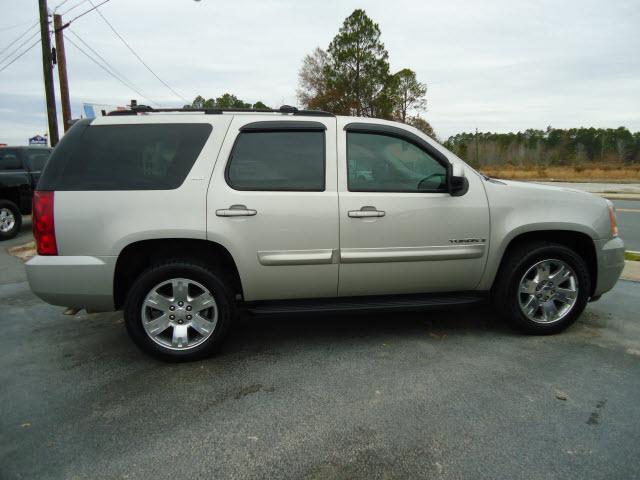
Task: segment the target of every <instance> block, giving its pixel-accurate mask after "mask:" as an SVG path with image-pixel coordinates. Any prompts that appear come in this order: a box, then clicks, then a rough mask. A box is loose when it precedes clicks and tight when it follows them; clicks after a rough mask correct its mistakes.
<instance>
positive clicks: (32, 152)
mask: <svg viewBox="0 0 640 480" xmlns="http://www.w3.org/2000/svg"><path fill="white" fill-rule="evenodd" d="M25 154H26V157H27V162H28V163H29V168H31V170H33V171H34V172H39V171H41V170H42V169H43V168H44V165H45V163H47V160H48V159H49V156H50V155H51V150H49V149H46V148H38V149H28V150H25Z"/></svg>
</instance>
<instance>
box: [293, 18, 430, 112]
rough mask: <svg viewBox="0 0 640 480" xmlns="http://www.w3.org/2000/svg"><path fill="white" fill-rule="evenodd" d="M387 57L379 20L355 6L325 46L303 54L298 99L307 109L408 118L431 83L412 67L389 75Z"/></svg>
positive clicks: (422, 104) (421, 106)
mask: <svg viewBox="0 0 640 480" xmlns="http://www.w3.org/2000/svg"><path fill="white" fill-rule="evenodd" d="M388 58H389V54H388V53H387V50H386V49H385V47H384V44H383V43H382V42H381V41H380V27H379V26H378V24H376V23H374V22H373V20H371V18H369V17H368V16H367V14H366V13H365V12H364V10H359V9H358V10H355V11H354V12H353V13H352V14H351V15H350V16H349V17H347V18H346V19H345V21H344V23H343V24H342V27H340V31H339V32H338V34H337V35H336V36H335V37H334V38H333V40H332V41H331V43H330V44H329V48H328V49H327V50H326V51H325V50H323V49H321V48H319V47H318V48H316V49H315V50H314V51H313V52H312V53H311V54H309V55H307V56H305V57H304V60H303V62H302V67H301V68H300V72H299V78H298V85H299V88H298V91H297V95H298V100H299V102H300V104H301V105H302V106H304V107H305V108H309V109H320V110H327V111H330V112H333V113H336V114H342V115H357V116H364V117H379V118H387V119H397V120H401V121H403V122H406V121H407V120H408V118H409V112H410V111H416V112H417V111H420V110H424V108H425V106H426V99H425V95H426V91H427V87H426V85H425V84H423V83H420V82H419V81H418V80H417V78H416V74H415V72H413V71H412V70H410V69H408V68H405V69H403V70H400V71H399V72H398V73H396V74H395V75H390V74H389V62H388Z"/></svg>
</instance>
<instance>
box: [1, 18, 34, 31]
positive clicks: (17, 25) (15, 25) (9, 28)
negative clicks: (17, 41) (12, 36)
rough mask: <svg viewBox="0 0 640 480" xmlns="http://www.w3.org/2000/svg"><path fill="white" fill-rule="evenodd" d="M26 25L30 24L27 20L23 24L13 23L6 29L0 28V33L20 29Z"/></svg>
mask: <svg viewBox="0 0 640 480" xmlns="http://www.w3.org/2000/svg"><path fill="white" fill-rule="evenodd" d="M27 23H31V20H27V21H25V22H20V23H15V24H13V25H7V26H6V27H2V28H0V32H6V31H7V30H11V29H13V28H18V27H21V26H22V25H26V24H27Z"/></svg>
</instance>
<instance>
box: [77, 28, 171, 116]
mask: <svg viewBox="0 0 640 480" xmlns="http://www.w3.org/2000/svg"><path fill="white" fill-rule="evenodd" d="M67 40H68V41H69V42H70V43H71V45H73V46H74V47H75V48H76V49H78V50H79V51H80V52H81V53H82V54H83V55H84V56H86V57H87V58H88V59H89V60H91V61H92V62H93V63H95V64H96V65H98V66H99V67H100V68H101V69H102V70H104V71H105V72H106V73H108V74H109V75H110V76H112V77H113V78H115V79H116V80H117V81H118V82H120V83H122V84H123V85H124V86H125V87H127V88H129V89H131V90H132V91H133V92H135V93H136V94H137V95H139V96H140V97H142V98H145V99H147V100H149V101H150V102H151V103H154V104H156V105H158V104H157V103H156V102H154V101H153V100H151V99H150V98H148V97H147V96H146V95H144V94H143V93H142V92H140V91H139V90H138V89H137V88H135V87H134V86H133V85H130V84H128V83H127V82H125V81H124V80H123V79H121V78H120V77H119V76H118V75H116V74H115V73H114V72H112V71H111V70H110V69H109V68H108V67H107V66H105V65H103V64H101V63H100V62H99V61H98V60H96V59H95V58H94V57H93V56H91V55H90V54H89V53H87V52H86V51H85V50H84V49H83V48H82V47H80V46H79V45H78V44H77V43H76V42H74V41H73V40H72V39H71V38H70V37H67Z"/></svg>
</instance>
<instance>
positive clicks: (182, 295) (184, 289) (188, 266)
mask: <svg viewBox="0 0 640 480" xmlns="http://www.w3.org/2000/svg"><path fill="white" fill-rule="evenodd" d="M233 310H234V307H233V302H232V297H231V294H230V293H229V291H228V288H227V287H226V286H225V283H224V277H223V276H222V275H221V274H219V273H217V272H215V271H212V270H210V269H208V268H207V267H206V266H204V265H200V264H197V263H192V262H190V261H172V262H166V263H161V264H158V265H155V266H153V267H151V268H149V269H148V270H146V271H144V272H143V273H142V274H141V275H140V276H139V277H138V278H137V279H136V281H135V282H134V284H133V287H132V288H131V291H130V293H129V295H128V296H127V300H126V302H125V307H124V316H125V322H126V325H127V330H128V332H129V335H130V336H131V338H132V339H133V341H134V342H135V343H136V344H137V345H138V346H139V347H140V348H142V349H143V350H144V351H145V352H148V353H150V354H152V355H155V356H156V357H159V358H161V359H163V360H174V361H188V360H198V359H201V358H204V357H207V356H209V355H211V354H212V353H214V351H215V350H216V348H217V347H218V346H219V345H220V343H221V342H222V340H223V338H224V336H225V334H226V332H227V330H228V328H229V324H230V322H231V318H232V316H233Z"/></svg>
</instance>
